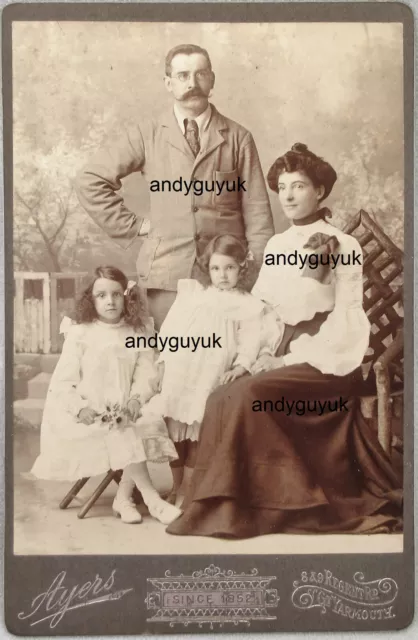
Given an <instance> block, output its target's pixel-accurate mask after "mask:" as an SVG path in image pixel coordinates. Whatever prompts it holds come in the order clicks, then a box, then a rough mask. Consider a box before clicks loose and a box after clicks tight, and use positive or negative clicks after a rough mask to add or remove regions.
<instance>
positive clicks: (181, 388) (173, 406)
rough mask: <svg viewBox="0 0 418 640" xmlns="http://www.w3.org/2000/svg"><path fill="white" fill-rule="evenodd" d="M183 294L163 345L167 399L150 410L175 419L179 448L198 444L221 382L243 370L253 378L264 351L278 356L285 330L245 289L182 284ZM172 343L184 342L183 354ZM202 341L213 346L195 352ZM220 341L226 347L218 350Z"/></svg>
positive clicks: (172, 430) (159, 399) (163, 395)
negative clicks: (207, 409)
mask: <svg viewBox="0 0 418 640" xmlns="http://www.w3.org/2000/svg"><path fill="white" fill-rule="evenodd" d="M177 291H178V293H177V297H176V299H175V301H174V304H173V305H172V307H171V309H170V311H169V312H168V314H167V317H166V319H165V320H164V322H163V324H162V327H161V330H160V334H159V336H160V341H159V342H160V344H161V341H164V340H165V339H166V338H167V339H168V340H167V344H166V347H165V348H164V350H163V351H162V352H161V353H160V358H159V362H164V365H165V369H164V377H163V382H162V388H161V393H159V394H158V395H156V396H154V397H153V398H152V399H151V401H150V403H149V404H148V406H147V410H149V411H152V412H155V413H157V414H160V415H163V416H164V417H169V418H172V421H169V422H168V428H169V433H170V436H171V437H172V439H173V440H174V441H175V442H178V441H181V440H186V439H190V440H194V441H196V440H198V437H199V429H200V422H201V421H202V418H203V414H204V412H205V405H206V400H207V398H208V396H209V394H210V393H211V392H212V391H213V390H214V389H215V388H216V387H217V386H218V385H219V384H220V378H221V376H222V375H223V374H224V373H225V372H226V371H228V370H229V369H231V368H233V367H235V366H238V365H241V366H242V367H244V369H246V370H247V371H248V372H250V371H251V367H252V366H253V365H254V362H255V361H256V359H257V356H258V355H259V353H260V349H261V348H263V350H264V352H267V351H268V352H271V353H274V352H275V350H276V348H277V346H278V344H279V342H280V339H281V337H282V333H283V326H280V323H278V322H277V319H276V318H274V320H273V319H272V316H271V314H268V313H267V311H266V305H265V303H263V302H261V301H260V300H257V298H255V297H254V296H252V295H251V294H250V293H247V292H245V291H241V290H239V289H232V290H229V291H228V290H221V289H217V288H216V287H213V286H210V287H207V288H205V287H203V286H202V285H201V284H200V283H199V282H197V281H196V280H179V282H178V287H177ZM170 337H177V338H178V339H179V343H180V344H179V348H178V350H177V351H170V350H169V342H168V341H169V339H170ZM199 337H200V338H203V340H204V341H203V345H207V344H209V341H210V344H211V346H210V347H208V348H204V347H202V346H201V344H202V343H200V345H199V346H197V348H196V349H195V350H193V345H192V342H191V338H194V339H195V340H197V339H198V338H199ZM216 338H220V339H219V341H218V344H219V343H220V344H221V347H219V346H216V344H213V343H214V342H215V339H216ZM180 339H182V340H180ZM188 339H189V340H188ZM172 344H173V342H172ZM187 344H188V345H189V348H187V346H186V345H187ZM173 421H174V422H173ZM179 423H180V424H179Z"/></svg>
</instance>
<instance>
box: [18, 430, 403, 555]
mask: <svg viewBox="0 0 418 640" xmlns="http://www.w3.org/2000/svg"><path fill="white" fill-rule="evenodd" d="M14 447H15V451H14V552H15V553H16V554H18V555H48V554H52V555H69V554H70V555H71V554H74V555H83V554H86V555H90V554H94V555H116V554H126V555H133V554H140V555H160V554H161V555H164V554H167V555H171V554H177V555H182V554H192V555H199V554H205V555H210V554H275V555H277V554H298V553H301V554H302V553H303V554H307V553H369V552H372V553H396V552H400V551H402V548H403V536H402V534H391V535H370V536H364V535H355V536H350V535H327V536H320V535H315V536H306V535H304V536H302V535H301V536H296V535H285V534H274V535H269V536H261V537H258V538H252V539H250V540H219V539H214V538H203V537H195V536H172V535H169V534H167V533H166V532H165V527H164V525H161V524H160V523H159V522H157V521H156V520H154V519H153V518H151V517H150V516H149V515H147V512H146V511H144V512H143V521H142V523H141V524H137V525H127V524H124V523H122V522H121V520H119V519H117V518H114V517H113V516H112V511H111V504H112V499H113V496H114V494H115V491H116V485H115V484H114V483H112V484H111V485H110V486H109V487H108V488H107V490H106V491H105V493H104V494H103V495H102V496H101V498H100V499H99V500H98V501H97V503H96V505H95V506H94V507H93V508H92V509H91V511H90V512H89V513H88V514H87V516H86V517H85V518H84V519H83V520H79V519H78V518H77V507H79V506H80V503H81V501H82V500H83V498H84V499H86V497H88V495H89V493H91V491H92V490H93V489H94V488H95V486H96V485H97V484H98V482H99V481H100V479H99V478H94V479H92V480H90V481H89V482H88V483H87V485H85V487H84V488H83V490H82V492H81V493H80V498H81V499H77V500H74V502H73V503H72V504H73V505H74V506H70V507H69V508H68V509H66V510H60V509H59V508H58V504H59V502H60V501H61V500H62V498H63V496H64V495H65V494H66V492H67V491H68V489H69V488H70V486H71V484H66V483H65V484H63V483H58V482H47V481H39V480H35V479H34V478H32V477H31V476H30V474H28V471H29V470H30V468H31V466H32V464H33V461H34V460H35V458H36V456H37V454H38V451H39V431H38V430H37V429H33V430H27V429H19V430H17V432H16V433H15V437H14ZM150 472H151V475H152V478H153V480H154V484H155V486H156V487H157V489H158V490H159V491H161V492H164V491H166V490H168V489H169V488H170V481H171V475H170V469H169V467H168V465H150Z"/></svg>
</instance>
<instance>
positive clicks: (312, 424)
mask: <svg viewBox="0 0 418 640" xmlns="http://www.w3.org/2000/svg"><path fill="white" fill-rule="evenodd" d="M336 178H337V175H336V173H335V171H334V169H333V168H332V167H331V166H330V165H329V164H328V163H327V162H325V161H324V160H322V159H321V158H319V157H317V156H316V155H315V154H314V153H312V152H310V151H309V150H308V149H307V147H306V146H305V145H302V144H295V145H293V147H292V150H291V151H289V152H287V153H286V154H285V155H283V156H281V157H280V158H278V159H277V160H276V162H275V163H274V164H273V166H272V167H271V169H270V171H269V173H268V178H267V179H268V183H269V186H270V188H271V189H272V190H273V191H276V192H277V193H278V195H279V200H280V203H281V205H282V207H283V211H284V213H285V215H286V216H287V217H288V218H289V219H290V220H291V221H292V226H291V227H290V228H289V229H288V230H287V231H285V232H284V233H281V234H277V235H275V236H274V237H273V238H271V240H270V241H269V243H268V244H267V247H266V249H265V255H264V264H263V267H262V268H261V271H260V274H259V277H258V280H257V282H256V284H255V286H254V289H253V294H254V295H256V296H257V297H259V298H260V299H261V300H263V301H264V302H267V303H269V304H270V305H271V306H273V308H274V309H275V310H276V312H277V315H278V318H281V319H283V321H284V322H285V323H286V328H285V334H284V338H283V340H282V343H281V345H280V347H279V348H278V351H277V352H276V355H275V356H271V355H265V356H261V357H260V358H259V359H258V361H257V363H256V367H255V370H254V372H255V373H256V375H254V376H252V377H249V376H245V377H243V378H241V379H239V380H237V381H235V382H232V383H231V384H227V385H224V386H223V387H220V388H218V389H217V390H216V391H215V392H214V393H212V394H211V396H210V397H209V399H208V402H207V405H206V411H205V415H204V418H203V423H202V426H201V439H200V442H199V448H198V452H197V459H196V466H195V471H194V474H193V477H192V483H191V487H190V490H189V492H188V494H187V495H186V498H185V501H184V503H183V510H184V513H183V515H182V516H181V517H180V518H179V519H178V520H176V521H175V522H174V523H172V524H171V525H170V526H169V527H168V529H167V531H168V532H169V533H173V534H179V535H205V536H221V537H235V538H247V537H252V536H258V535H262V534H268V533H278V532H286V533H331V532H340V533H341V532H351V533H373V532H379V533H380V532H389V531H393V530H399V528H400V523H401V495H400V486H401V481H400V479H399V478H398V477H397V476H396V474H395V472H394V470H393V469H392V467H391V464H390V461H389V459H388V457H387V456H386V454H385V452H384V451H383V450H382V448H381V447H380V445H379V443H378V441H377V437H376V434H375V433H374V432H372V431H371V430H370V428H369V426H368V425H367V424H366V423H365V421H364V419H363V418H362V416H361V414H360V412H359V409H358V403H357V400H356V398H355V389H356V382H358V380H359V375H360V369H359V367H360V364H361V362H362V360H363V357H364V354H365V352H366V350H367V347H368V342H369V334H370V325H369V322H368V319H367V317H366V314H365V312H364V310H363V308H362V303H363V282H362V264H361V263H362V252H361V247H360V245H359V243H358V242H357V240H356V239H355V238H353V237H351V236H349V235H347V234H345V233H343V232H342V231H340V230H339V229H337V228H336V227H334V226H332V225H331V224H330V223H329V222H327V221H326V220H325V217H326V216H329V215H330V212H329V210H328V209H326V208H321V203H322V202H323V200H324V199H325V198H326V197H327V196H328V195H329V194H330V192H331V189H332V187H333V185H334V183H335V181H336ZM318 247H319V249H318ZM321 252H322V254H321ZM311 254H314V255H316V256H317V257H316V258H313V259H312V258H310V257H309V256H310V255H311ZM320 254H321V255H320ZM327 254H328V255H327ZM318 256H319V257H318ZM289 258H291V259H289ZM289 262H290V264H289ZM315 263H317V265H318V268H317V269H316V268H315ZM324 266H326V267H327V269H326V272H325V271H324V268H323V267H324Z"/></svg>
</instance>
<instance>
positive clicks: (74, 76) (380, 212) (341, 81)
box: [13, 22, 404, 554]
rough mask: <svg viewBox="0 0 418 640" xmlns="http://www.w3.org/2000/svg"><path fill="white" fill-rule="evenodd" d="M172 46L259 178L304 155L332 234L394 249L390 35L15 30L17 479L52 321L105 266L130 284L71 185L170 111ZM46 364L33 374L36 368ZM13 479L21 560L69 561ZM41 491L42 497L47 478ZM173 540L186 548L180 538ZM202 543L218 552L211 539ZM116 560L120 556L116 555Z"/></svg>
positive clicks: (396, 109) (55, 347) (399, 218)
mask: <svg viewBox="0 0 418 640" xmlns="http://www.w3.org/2000/svg"><path fill="white" fill-rule="evenodd" d="M109 43H111V46H109ZM181 43H195V44H197V45H200V46H201V47H204V48H205V49H207V51H208V53H209V55H210V58H211V61H212V67H213V71H214V73H215V75H216V81H215V87H214V90H213V92H212V98H211V101H213V103H214V104H215V105H216V107H217V109H218V110H219V111H220V112H221V113H224V114H225V115H226V116H227V117H229V118H231V119H232V120H235V121H237V122H239V123H240V124H241V125H243V126H244V127H246V128H247V129H248V130H249V131H250V132H251V133H252V135H253V137H254V140H255V143H256V146H257V150H258V153H259V156H260V160H261V164H262V168H263V172H264V174H266V173H267V170H268V168H269V167H270V166H271V164H272V163H273V161H274V160H275V159H276V158H277V157H278V156H279V155H281V154H282V153H284V152H285V151H287V150H288V149H290V147H291V145H292V144H294V143H295V142H302V143H305V144H307V145H308V147H309V148H310V149H311V150H313V151H314V152H315V153H317V154H319V155H321V156H323V157H324V158H326V159H327V160H328V161H329V162H330V163H331V164H332V166H333V167H335V169H336V171H337V173H338V180H337V183H336V185H335V188H334V190H333V192H332V195H331V196H330V198H329V199H328V200H327V202H326V204H327V206H328V207H329V208H330V209H331V210H332V212H333V218H332V222H333V223H334V224H335V225H337V226H339V227H340V228H343V227H344V225H345V224H346V223H347V221H348V220H349V219H350V218H351V217H352V216H354V215H355V214H356V213H357V212H358V211H359V210H360V209H365V210H366V211H367V212H368V213H369V214H370V216H371V218H372V219H373V220H374V221H375V222H376V223H377V224H378V225H379V227H380V228H381V229H382V230H383V231H384V232H385V233H386V235H387V236H389V238H390V239H391V240H392V241H393V242H394V243H395V244H396V245H397V246H398V247H399V248H400V249H403V223H404V209H403V191H404V186H403V185H404V175H403V171H404V167H403V154H404V132H403V119H404V114H403V86H402V78H403V60H402V47H403V41H402V25H401V24H395V23H393V24H378V23H367V24H366V23H345V24H344V23H329V24H321V23H316V24H313V23H303V24H302V23H299V24H285V23H282V24H228V23H224V24H216V23H213V24H199V23H197V24H183V23H177V24H176V23H149V24H146V23H110V22H106V23H93V22H62V23H58V22H38V23H37V22H20V23H19V22H17V23H14V25H13V115H14V120H13V181H14V184H13V189H14V207H13V221H14V245H13V255H14V270H15V352H16V358H15V401H16V403H18V405H17V408H16V412H15V414H16V425H17V426H16V429H17V430H19V429H20V430H21V433H23V434H25V435H24V437H22V438H20V439H19V438H18V439H17V442H16V472H17V473H20V472H25V470H27V469H28V468H30V465H31V462H32V461H33V457H34V455H35V453H36V452H35V451H34V448H35V449H36V447H37V446H38V444H37V440H39V425H40V421H41V417H42V408H43V401H44V397H45V393H46V389H47V386H48V381H49V379H50V374H51V371H53V368H54V366H55V363H56V359H57V354H58V353H59V352H60V350H61V347H62V337H60V335H59V325H60V322H61V319H62V317H63V316H65V315H68V314H69V313H71V311H72V310H73V309H74V299H75V297H76V295H77V293H78V292H79V291H80V290H81V288H82V287H83V284H84V278H85V274H86V273H87V272H91V271H92V269H93V268H94V267H96V266H97V265H99V264H106V263H110V264H113V265H115V266H117V267H119V268H121V269H122V270H123V271H124V272H125V273H126V274H129V275H132V276H134V275H135V260H136V251H137V247H135V248H134V249H131V250H129V249H128V250H126V251H124V250H122V249H120V248H119V247H118V246H117V245H116V244H114V243H113V242H112V241H111V240H110V239H109V238H108V237H107V236H106V235H105V234H104V233H103V232H102V231H101V230H100V229H99V227H97V226H96V225H95V224H94V223H93V222H92V221H91V220H90V219H89V218H88V216H87V214H86V213H85V212H84V211H83V210H82V208H81V206H80V205H79V203H78V200H77V197H76V195H75V192H74V189H73V180H74V176H75V174H76V172H77V171H78V170H79V169H80V168H81V167H82V166H83V165H84V164H85V163H86V162H87V161H88V159H89V158H90V157H91V155H92V153H94V152H95V151H96V150H97V149H98V148H99V147H100V146H101V145H102V144H103V143H104V142H106V140H107V139H110V137H111V136H113V135H117V131H118V129H119V128H120V127H121V126H124V125H126V124H128V123H129V122H131V121H135V120H136V121H139V122H141V118H142V117H149V116H151V115H153V114H156V113H157V112H159V111H163V110H164V109H166V108H167V107H168V106H169V104H170V97H169V95H168V93H167V91H166V89H165V87H164V82H163V77H164V58H165V55H166V53H167V52H168V51H169V50H170V49H171V48H172V47H174V46H176V45H178V44H181ZM164 178H165V176H163V175H161V176H160V179H161V180H163V179H164ZM123 196H124V198H125V201H126V203H127V205H128V207H129V208H130V209H131V210H133V211H134V212H138V213H141V215H145V216H146V215H147V212H148V210H149V187H148V184H147V183H146V182H145V180H144V179H143V178H142V177H141V174H139V173H136V174H134V175H132V176H130V177H129V178H127V179H126V180H125V181H124V183H123ZM269 196H270V198H271V206H272V210H273V214H274V221H275V227H276V231H283V230H284V229H286V227H287V226H288V222H287V221H286V219H285V218H284V216H283V214H282V213H281V211H280V208H279V203H278V199H277V197H276V195H275V194H272V193H271V192H269ZM167 215H169V212H167ZM44 356H47V358H46V359H44V361H43V364H42V367H41V368H40V367H39V365H38V364H37V360H36V358H38V357H44ZM48 358H49V360H48ZM48 362H49V364H48ZM45 363H47V364H45ZM34 374H36V376H38V378H37V383H36V384H33V383H32V384H31V380H32V381H33V377H34ZM39 376H41V377H40V378H39ZM42 376H43V377H42ZM19 403H20V404H19ZM25 403H26V404H25ZM17 409H19V410H17ZM28 434H29V435H28ZM19 482H20V484H19V483H17V485H16V493H15V505H16V529H15V545H16V550H17V551H18V552H21V553H41V554H42V553H52V552H57V553H61V552H63V553H67V552H69V551H68V549H69V547H68V544H67V542H65V543H64V542H62V544H61V543H60V542H59V541H57V542H56V544H55V546H54V545H53V550H52V551H51V544H52V543H51V540H48V539H45V537H42V535H38V536H36V535H35V536H34V535H33V531H31V530H30V529H28V525H27V524H25V523H27V522H30V521H31V518H33V521H36V522H37V526H38V533H41V532H42V525H41V524H40V521H39V509H41V512H42V509H43V508H44V507H43V506H42V504H43V503H42V495H41V496H40V497H39V495H38V498H39V500H38V502H36V501H32V500H26V499H25V496H26V493H25V492H26V491H27V490H28V485H25V481H24V480H22V481H19ZM31 490H34V489H31ZM36 491H40V492H41V494H42V491H43V489H42V483H40V485H39V486H38V487H37V489H36ZM45 491H46V489H45ZM61 493H62V491H61ZM58 497H59V496H58V494H57V500H58ZM19 500H20V502H19ZM40 504H41V507H40V506H39V505H40ZM19 505H20V506H19ZM23 505H25V506H24V508H23ZM45 509H47V507H46V506H45ZM36 512H37V513H36ZM45 513H46V511H45ZM61 515H62V514H60V513H58V514H57V516H56V515H54V516H53V522H52V524H50V525H49V526H48V530H50V531H52V530H53V529H54V522H55V518H56V517H58V516H59V517H61ZM37 517H38V520H36V518H37ZM74 518H75V516H74V514H72V515H71V519H72V520H74ZM113 525H114V523H113V522H110V523H109V525H108V526H109V527H112V526H113ZM45 526H46V525H45ZM86 526H89V525H87V524H86ZM84 530H85V531H86V529H84ZM109 531H110V529H109ZM125 534H126V531H125ZM112 535H113V534H112ZM130 535H131V534H130ZM132 535H133V534H132ZM158 535H160V537H161V536H163V535H164V534H163V532H162V533H161V534H160V533H158ZM158 535H157V538H158ZM166 537H167V536H166ZM168 537H169V538H170V540H169V544H172V545H175V544H184V545H188V550H187V551H186V552H189V553H190V552H193V549H192V551H190V549H191V548H192V547H190V541H189V540H187V538H186V539H182V540H181V541H180V540H178V539H177V540H176V537H175V536H174V540H173V536H171V537H170V536H168ZM274 537H275V536H270V538H274ZM93 538H94V536H93V535H92V539H91V549H92V552H96V551H97V552H98V553H99V552H100V551H102V552H103V549H106V548H107V547H106V544H107V543H106V540H105V541H104V542H103V543H102V542H100V540H99V539H97V538H96V540H94V539H93ZM74 539H75V538H74ZM162 539H163V538H162V537H161V540H162ZM271 542H272V544H273V540H272V541H271ZM71 544H73V547H72V551H70V552H75V553H77V552H78V553H79V552H86V549H88V548H89V546H88V544H87V543H86V542H85V540H84V541H83V543H81V542H78V543H76V542H73V543H71ZM86 544H87V546H86ZM109 544H110V543H109ZM155 544H158V540H157V542H156V543H155ZM161 544H162V545H163V542H162V543H161ZM164 544H165V543H164ZM211 544H213V550H214V551H217V550H219V551H221V552H222V550H224V547H223V546H222V545H223V544H224V543H222V542H221V541H216V540H212V541H211ZM237 544H238V545H239V546H238V547H237V550H240V552H242V551H243V550H247V549H253V550H254V549H255V548H256V547H255V546H253V547H251V545H256V541H249V542H248V541H247V542H246V543H245V544H247V547H245V549H244V546H242V545H241V543H237ZM242 544H244V543H242ZM95 545H96V546H95ZM240 545H241V546H240ZM70 546H71V545H70ZM128 546H129V545H128ZM202 546H204V545H202ZM98 548H99V549H98ZM162 548H163V547H162ZM165 548H166V547H165ZM173 548H174V547H173ZM109 550H110V547H109ZM113 550H114V549H113ZM176 550H177V551H178V552H179V553H182V552H184V550H182V549H180V547H176ZM125 552H128V551H127V550H126V546H125V547H123V545H121V549H120V551H119V553H125ZM148 552H150V551H148ZM195 552H196V549H195Z"/></svg>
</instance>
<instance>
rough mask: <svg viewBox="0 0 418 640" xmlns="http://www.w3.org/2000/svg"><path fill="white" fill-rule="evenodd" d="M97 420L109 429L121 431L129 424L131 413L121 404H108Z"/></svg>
mask: <svg viewBox="0 0 418 640" xmlns="http://www.w3.org/2000/svg"><path fill="white" fill-rule="evenodd" d="M97 420H98V422H99V423H100V424H102V425H103V426H106V427H107V429H108V431H113V430H119V431H121V430H122V429H125V427H127V426H128V422H129V414H128V411H127V409H125V408H123V407H121V405H120V404H107V405H106V410H105V411H103V413H101V414H100V415H99V416H98V418H97Z"/></svg>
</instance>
